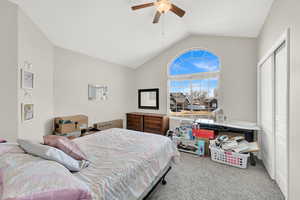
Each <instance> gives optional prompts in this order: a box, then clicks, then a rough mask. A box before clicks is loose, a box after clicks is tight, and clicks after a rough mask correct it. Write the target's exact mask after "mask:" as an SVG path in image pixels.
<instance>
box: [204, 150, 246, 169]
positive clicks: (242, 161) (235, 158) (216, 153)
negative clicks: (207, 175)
mask: <svg viewBox="0 0 300 200" xmlns="http://www.w3.org/2000/svg"><path fill="white" fill-rule="evenodd" d="M209 148H210V151H211V159H212V160H213V161H215V162H219V163H223V164H227V165H231V166H234V167H238V168H242V169H245V168H247V166H248V165H247V164H248V158H249V156H250V154H249V153H248V154H240V153H235V152H228V151H224V150H222V149H220V148H217V147H215V146H212V145H210V147H209Z"/></svg>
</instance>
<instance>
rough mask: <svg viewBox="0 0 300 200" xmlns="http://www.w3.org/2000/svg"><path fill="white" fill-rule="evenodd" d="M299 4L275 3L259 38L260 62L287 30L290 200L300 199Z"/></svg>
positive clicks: (286, 0) (280, 0)
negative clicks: (288, 46)
mask: <svg viewBox="0 0 300 200" xmlns="http://www.w3.org/2000/svg"><path fill="white" fill-rule="evenodd" d="M299 9H300V1H298V0H275V2H274V4H273V6H272V8H271V11H270V14H269V16H268V18H267V20H266V22H265V25H264V27H263V29H262V31H261V34H260V36H259V42H258V44H259V58H262V57H263V56H264V55H265V54H266V53H267V51H268V50H269V49H270V48H271V46H272V45H273V43H274V42H275V41H276V40H277V39H278V38H279V37H280V36H281V35H282V34H283V33H284V31H285V30H286V29H287V28H290V29H291V55H290V59H291V60H290V61H291V66H290V67H291V68H290V136H289V141H290V146H289V153H290V159H289V162H290V167H289V170H290V176H289V178H290V180H289V184H290V190H289V192H290V196H289V197H290V198H289V200H297V199H299V196H300V190H299V186H300V171H299V166H300V156H299V152H300V150H299V144H298V141H299V133H300V130H299V116H300V106H299V102H300V53H299V52H300V14H299Z"/></svg>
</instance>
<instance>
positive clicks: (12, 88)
mask: <svg viewBox="0 0 300 200" xmlns="http://www.w3.org/2000/svg"><path fill="white" fill-rule="evenodd" d="M17 10H18V8H17V6H16V5H14V4H12V3H9V2H8V1H3V0H0V26H1V31H0V94H1V98H0V122H1V124H2V125H1V132H0V138H1V137H2V138H5V139H7V140H9V141H15V140H16V138H17V127H18V126H17V125H18V124H17V87H18V86H17V66H18V51H17V48H18V43H17V42H18V41H17V30H18V27H17Z"/></svg>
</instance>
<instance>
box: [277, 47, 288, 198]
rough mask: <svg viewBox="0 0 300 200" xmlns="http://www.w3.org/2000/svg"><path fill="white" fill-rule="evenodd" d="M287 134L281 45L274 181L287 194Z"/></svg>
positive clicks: (285, 68) (285, 79) (284, 54)
mask: <svg viewBox="0 0 300 200" xmlns="http://www.w3.org/2000/svg"><path fill="white" fill-rule="evenodd" d="M287 133H288V63H287V48H286V45H285V44H283V45H282V46H281V47H280V48H279V49H278V50H277V51H276V52H275V149H276V159H275V160H276V166H275V169H276V170H275V180H276V182H277V183H278V185H279V187H280V189H281V191H282V192H283V193H284V194H285V195H286V194H287V177H288V174H287V163H288V160H287V159H288V154H287Z"/></svg>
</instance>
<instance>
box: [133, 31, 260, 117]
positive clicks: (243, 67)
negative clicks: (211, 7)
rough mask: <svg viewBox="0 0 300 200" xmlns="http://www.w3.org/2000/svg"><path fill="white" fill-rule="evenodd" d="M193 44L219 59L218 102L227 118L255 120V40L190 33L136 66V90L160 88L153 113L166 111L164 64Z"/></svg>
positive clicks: (165, 67) (192, 46) (165, 69)
mask: <svg viewBox="0 0 300 200" xmlns="http://www.w3.org/2000/svg"><path fill="white" fill-rule="evenodd" d="M195 47H197V48H200V49H206V50H208V51H211V52H212V53H214V54H216V55H217V56H219V58H220V60H221V64H222V73H221V84H220V95H221V99H220V101H221V102H220V103H221V107H222V108H223V109H224V111H225V114H226V115H227V116H228V118H229V119H234V120H248V121H256V63H257V46H256V39H250V38H249V39H248V38H233V37H216V36H190V37H188V38H186V39H184V40H182V41H180V42H179V43H177V44H176V45H174V46H173V47H171V48H169V49H168V50H166V51H165V52H163V53H161V54H160V55H159V56H157V57H156V58H154V59H153V60H151V61H149V62H147V63H146V64H144V65H143V66H141V67H140V68H138V69H137V70H136V78H137V82H136V90H137V89H144V88H160V109H159V111H157V112H159V113H167V66H168V64H169V62H171V61H172V60H173V59H174V58H175V56H176V55H178V54H180V53H183V51H185V50H188V49H190V48H195ZM136 94H137V92H136ZM136 98H137V97H136ZM136 108H137V101H136ZM147 112H149V111H147ZM151 112H153V111H151Z"/></svg>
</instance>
